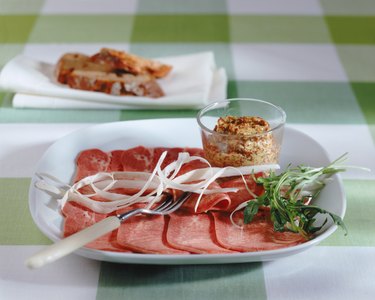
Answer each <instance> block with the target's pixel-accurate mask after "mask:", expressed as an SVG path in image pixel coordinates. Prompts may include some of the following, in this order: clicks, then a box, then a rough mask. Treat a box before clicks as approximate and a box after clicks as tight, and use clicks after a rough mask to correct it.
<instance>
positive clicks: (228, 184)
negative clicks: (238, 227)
mask: <svg viewBox="0 0 375 300" xmlns="http://www.w3.org/2000/svg"><path fill="white" fill-rule="evenodd" d="M259 176H263V173H258V174H255V177H259ZM244 178H245V180H246V184H247V186H248V188H249V189H250V191H251V192H253V193H254V194H255V195H256V196H260V195H261V194H262V193H263V192H264V189H263V186H262V185H257V184H256V182H255V181H254V178H253V176H252V175H248V176H244ZM220 186H221V187H222V188H238V191H237V192H233V193H228V194H227V195H228V196H229V197H230V200H231V202H230V206H229V207H228V208H227V210H228V211H233V210H234V209H235V208H237V206H238V205H240V204H241V203H243V202H245V201H248V200H251V199H253V198H254V196H253V195H251V194H250V193H249V192H248V190H247V189H246V186H245V183H244V181H243V179H242V177H241V176H239V177H234V178H230V179H229V180H226V181H224V182H221V183H220Z"/></svg>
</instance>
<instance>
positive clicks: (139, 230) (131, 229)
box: [117, 216, 189, 254]
mask: <svg viewBox="0 0 375 300" xmlns="http://www.w3.org/2000/svg"><path fill="white" fill-rule="evenodd" d="M165 224H166V223H165V218H164V217H163V216H134V217H132V218H130V219H129V220H126V221H125V222H124V223H122V224H121V226H120V228H119V229H118V233H117V242H118V243H119V244H120V245H121V246H123V247H125V248H128V249H131V250H133V251H134V252H140V253H151V254H152V253H155V254H188V253H189V252H186V251H183V250H178V249H175V248H173V247H171V246H170V245H168V243H167V242H166V240H165V238H164V232H165V230H166V228H165Z"/></svg>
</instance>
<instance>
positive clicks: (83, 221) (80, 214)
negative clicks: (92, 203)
mask: <svg viewBox="0 0 375 300" xmlns="http://www.w3.org/2000/svg"><path fill="white" fill-rule="evenodd" d="M62 213H63V214H64V216H65V219H64V228H63V236H64V237H67V236H69V235H72V234H73V233H76V232H78V231H81V230H82V229H85V228H86V227H89V226H91V225H93V224H95V223H96V222H99V221H101V220H103V219H104V218H106V217H107V215H106V214H99V213H95V212H93V211H91V210H89V209H88V208H86V207H82V206H80V205H79V204H77V203H75V202H73V201H69V202H67V203H66V205H65V206H64V208H63V211H62ZM86 247H88V248H92V249H97V250H105V251H116V252H119V251H121V252H129V250H127V249H125V248H123V247H121V246H120V245H119V244H118V243H117V233H116V231H114V232H111V233H108V234H105V235H103V236H101V237H100V238H98V239H96V240H94V241H92V242H90V243H88V244H87V245H86Z"/></svg>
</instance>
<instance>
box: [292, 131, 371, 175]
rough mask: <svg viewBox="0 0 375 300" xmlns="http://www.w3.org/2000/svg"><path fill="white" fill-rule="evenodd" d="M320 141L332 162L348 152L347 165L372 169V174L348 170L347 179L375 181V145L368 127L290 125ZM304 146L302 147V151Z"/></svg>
mask: <svg viewBox="0 0 375 300" xmlns="http://www.w3.org/2000/svg"><path fill="white" fill-rule="evenodd" d="M289 126H290V127H293V128H295V129H298V130H300V131H302V132H304V133H306V134H308V135H309V136H311V137H312V138H313V139H315V140H316V141H318V142H319V143H320V144H321V145H322V146H323V147H324V148H325V149H326V151H327V152H328V154H329V157H330V159H331V160H334V159H336V158H338V157H339V156H340V155H342V154H343V153H345V152H348V160H347V161H346V162H345V164H346V165H352V166H358V167H366V168H370V169H371V172H366V171H363V170H359V169H355V168H353V169H350V168H348V169H347V171H346V172H345V173H342V177H343V178H345V179H375V160H374V157H375V144H374V140H373V139H372V137H371V133H370V130H369V128H368V126H367V125H354V124H348V125H328V124H323V125H317V124H298V125H297V124H289ZM302 149H303V146H302V147H301V150H302Z"/></svg>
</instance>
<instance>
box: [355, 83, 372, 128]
mask: <svg viewBox="0 0 375 300" xmlns="http://www.w3.org/2000/svg"><path fill="white" fill-rule="evenodd" d="M351 85H352V88H353V90H354V93H355V95H356V97H357V100H358V102H359V105H360V106H361V108H362V111H363V114H364V115H365V118H366V121H367V123H368V124H372V125H375V101H374V100H375V99H374V95H375V82H371V83H370V82H352V83H351Z"/></svg>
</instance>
